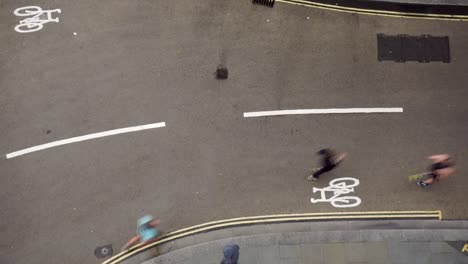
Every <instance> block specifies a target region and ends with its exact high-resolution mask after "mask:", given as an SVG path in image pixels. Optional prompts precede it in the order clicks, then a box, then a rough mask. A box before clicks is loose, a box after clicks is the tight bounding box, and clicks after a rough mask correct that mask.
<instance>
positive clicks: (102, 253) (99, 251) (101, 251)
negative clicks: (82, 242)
mask: <svg viewBox="0 0 468 264" xmlns="http://www.w3.org/2000/svg"><path fill="white" fill-rule="evenodd" d="M113 253H114V251H113V250H112V245H105V246H102V247H97V248H96V249H95V250H94V255H95V256H96V257H97V258H105V257H110V256H112V254H113Z"/></svg>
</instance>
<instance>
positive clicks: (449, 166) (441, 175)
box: [417, 154, 455, 187]
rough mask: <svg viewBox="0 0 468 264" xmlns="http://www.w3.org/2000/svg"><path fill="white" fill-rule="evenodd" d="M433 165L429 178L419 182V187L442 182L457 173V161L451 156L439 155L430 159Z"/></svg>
mask: <svg viewBox="0 0 468 264" xmlns="http://www.w3.org/2000/svg"><path fill="white" fill-rule="evenodd" d="M428 159H429V160H431V162H432V164H431V167H430V172H429V178H428V179H425V180H420V181H418V183H417V184H418V186H420V187H427V186H430V185H432V184H434V183H436V182H438V181H440V180H444V179H447V178H448V177H449V176H450V175H452V174H453V173H454V172H455V159H454V158H452V157H451V156H450V155H449V154H438V155H432V156H429V157H428Z"/></svg>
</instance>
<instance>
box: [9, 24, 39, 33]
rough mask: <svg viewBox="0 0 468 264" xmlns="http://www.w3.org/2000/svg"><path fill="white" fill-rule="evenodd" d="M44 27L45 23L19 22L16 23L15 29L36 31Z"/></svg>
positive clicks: (28, 31) (22, 31)
mask: <svg viewBox="0 0 468 264" xmlns="http://www.w3.org/2000/svg"><path fill="white" fill-rule="evenodd" d="M43 27H44V25H42V24H39V23H34V24H19V25H16V27H15V30H16V32H19V33H31V32H35V31H39V30H41V29H42V28H43Z"/></svg>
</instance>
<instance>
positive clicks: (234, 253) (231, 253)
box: [221, 244, 239, 264]
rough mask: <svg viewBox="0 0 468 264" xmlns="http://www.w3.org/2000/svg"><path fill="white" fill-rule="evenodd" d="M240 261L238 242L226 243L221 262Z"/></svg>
mask: <svg viewBox="0 0 468 264" xmlns="http://www.w3.org/2000/svg"><path fill="white" fill-rule="evenodd" d="M237 261H239V246H238V245H236V244H229V245H226V246H225V247H224V249H223V259H222V260H221V264H237Z"/></svg>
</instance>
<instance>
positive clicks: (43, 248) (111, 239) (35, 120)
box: [0, 0, 468, 264]
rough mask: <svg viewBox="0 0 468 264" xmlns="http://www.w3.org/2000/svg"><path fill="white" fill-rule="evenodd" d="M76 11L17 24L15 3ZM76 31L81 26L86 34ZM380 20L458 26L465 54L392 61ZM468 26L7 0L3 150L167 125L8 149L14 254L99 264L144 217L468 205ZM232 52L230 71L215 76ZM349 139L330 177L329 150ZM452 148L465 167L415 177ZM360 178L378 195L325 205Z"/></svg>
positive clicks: (390, 28)
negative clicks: (321, 160)
mask: <svg viewBox="0 0 468 264" xmlns="http://www.w3.org/2000/svg"><path fill="white" fill-rule="evenodd" d="M30 5H37V6H40V7H43V8H47V9H55V8H60V9H61V10H62V13H61V14H60V15H59V17H60V22H59V23H55V22H54V23H48V24H45V25H44V28H43V29H41V30H40V31H38V32H34V33H27V34H20V33H17V32H15V31H14V27H15V25H17V24H18V23H19V21H20V18H19V17H16V16H15V15H14V14H13V11H14V10H15V9H16V8H18V7H22V6H30ZM74 33H76V34H74ZM377 34H389V35H393V34H407V35H421V34H430V35H434V36H448V37H449V38H450V50H451V57H452V60H451V63H415V62H408V63H393V62H378V61H377V43H376V42H377V37H376V35H377ZM467 43H468V23H465V22H459V21H437V20H417V19H404V18H390V17H379V16H367V15H358V14H349V13H340V12H333V11H328V10H322V9H314V8H307V7H301V6H296V5H289V4H279V3H278V4H277V5H275V7H274V8H265V7H263V6H258V5H253V4H252V2H251V1H249V0H245V1H244V0H199V1H193V0H158V1H154V0H138V1H135V0H118V1H116V0H100V1H95V0H79V1H76V0H63V1H56V0H37V1H34V3H32V1H30V0H0V125H1V129H0V152H1V155H2V156H4V155H5V154H7V153H10V152H13V151H17V150H19V149H23V148H26V147H31V146H36V145H39V144H43V143H47V142H51V141H55V140H61V139H66V138H70V137H76V136H81V135H86V134H90V133H96V132H101V131H107V130H110V129H117V128H122V127H128V126H136V125H142V124H148V123H154V122H162V121H164V122H166V123H167V127H165V128H161V129H155V130H148V131H141V132H138V133H129V134H122V135H118V136H112V137H106V138H101V139H96V140H90V141H86V142H80V143H75V144H69V145H65V146H61V147H57V148H53V149H47V150H43V151H39V152H35V153H31V154H29V155H24V156H21V157H17V158H14V159H9V160H6V159H0V174H1V183H0V208H1V210H0V231H1V236H0V263H17V264H30V263H50V264H55V263H67V264H75V263H76V264H78V263H80V264H81V263H98V262H99V261H100V260H99V259H96V257H95V256H94V254H93V253H94V249H95V248H96V247H98V246H102V245H107V244H112V245H113V246H114V249H118V248H120V247H121V246H123V245H124V244H125V242H126V241H127V240H128V239H129V238H130V237H132V236H133V235H134V233H135V226H136V220H137V219H138V218H139V217H141V216H142V215H144V214H146V213H150V214H153V215H155V216H159V217H161V220H162V224H161V229H162V230H176V229H179V228H183V227H186V226H191V225H196V224H200V223H205V222H208V221H213V220H220V219H226V218H233V217H245V216H255V215H269V214H282V213H312V212H318V213H320V212H336V211H381V210H442V212H443V216H444V219H467V218H468V203H466V190H467V189H468V177H466V173H465V172H466V171H468V163H467V162H466V157H468V137H467V133H466V132H467V131H468V118H466V113H468V104H467V103H466V98H468V89H467V88H466V83H468V74H467V70H466V69H467V68H468V49H467V48H466V46H467ZM220 63H225V65H226V66H227V67H228V69H229V78H228V79H227V80H222V81H220V80H216V79H215V78H214V75H213V73H214V71H215V70H216V67H217V65H218V64H220ZM336 107H342V108H348V107H403V108H404V112H403V113H397V114H388V115H387V114H375V115H352V114H351V115H313V116H312V115H303V116H285V117H272V118H252V119H246V118H243V115H242V114H243V112H249V111H266V110H280V109H302V108H314V109H315V108H336ZM323 147H334V148H337V149H339V150H344V151H346V152H348V158H347V160H346V161H344V162H343V164H342V165H341V166H340V168H338V169H337V170H335V171H332V172H331V173H330V174H328V175H324V176H323V177H322V179H321V180H320V181H318V182H314V183H311V182H307V181H306V177H307V176H308V175H309V174H310V170H311V169H312V168H313V167H315V166H316V163H317V156H316V154H315V153H316V151H317V150H318V149H321V148H323ZM441 152H443V153H451V154H453V155H456V157H457V159H458V167H457V169H458V172H457V173H456V175H455V176H454V177H452V178H450V179H448V180H446V181H444V182H441V183H440V184H438V185H434V186H432V187H431V188H427V189H421V188H419V187H418V186H416V185H415V184H410V183H408V181H407V176H408V175H411V174H414V173H418V172H421V171H423V170H425V169H426V168H427V166H428V161H427V159H426V157H427V156H428V155H431V154H435V153H441ZM338 177H355V178H357V179H359V180H360V185H359V186H357V187H356V188H355V195H356V196H358V197H359V198H361V200H362V203H361V204H360V205H359V206H358V207H355V208H348V209H339V208H335V207H333V206H331V205H330V204H329V203H317V204H311V202H310V199H311V198H312V197H314V198H315V197H316V196H314V195H315V194H313V193H312V188H313V187H324V186H327V185H328V183H329V181H330V180H332V179H335V178H338Z"/></svg>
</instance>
